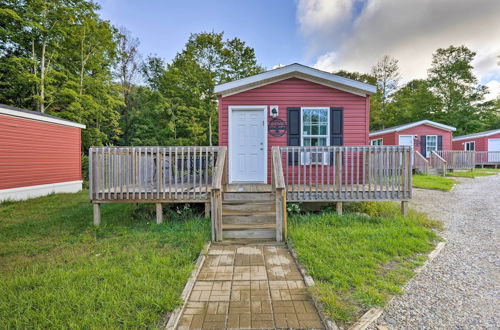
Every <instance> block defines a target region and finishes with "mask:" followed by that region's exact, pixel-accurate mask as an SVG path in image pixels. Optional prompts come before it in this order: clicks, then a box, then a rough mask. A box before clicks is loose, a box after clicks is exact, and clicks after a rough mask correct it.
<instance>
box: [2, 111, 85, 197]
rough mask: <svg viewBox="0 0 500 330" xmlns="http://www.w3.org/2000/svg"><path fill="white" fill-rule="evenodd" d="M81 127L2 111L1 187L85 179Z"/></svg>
mask: <svg viewBox="0 0 500 330" xmlns="http://www.w3.org/2000/svg"><path fill="white" fill-rule="evenodd" d="M80 157H81V139H80V129H79V128H76V127H69V126H63V125H58V124H52V123H46V122H41V121H36V120H31V119H25V118H18V117H13V116H8V115H0V189H8V188H17V187H25V186H34V185H41V184H49V183H57V182H67V181H77V180H81V179H82V174H81V173H82V171H81V158H80Z"/></svg>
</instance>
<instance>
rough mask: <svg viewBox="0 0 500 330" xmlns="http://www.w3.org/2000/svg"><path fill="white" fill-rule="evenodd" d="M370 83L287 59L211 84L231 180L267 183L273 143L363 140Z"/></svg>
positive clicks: (332, 143)
mask: <svg viewBox="0 0 500 330" xmlns="http://www.w3.org/2000/svg"><path fill="white" fill-rule="evenodd" d="M375 91H376V90H375V86H372V85H369V84H365V83H362V82H358V81H355V80H351V79H347V78H344V77H340V76H337V75H334V74H331V73H328V72H324V71H320V70H317V69H314V68H311V67H307V66H303V65H300V64H291V65H288V66H284V67H281V68H277V69H274V70H271V71H267V72H264V73H261V74H258V75H254V76H251V77H248V78H244V79H240V80H236V81H232V82H229V83H225V84H222V85H218V86H216V87H215V92H216V94H217V96H218V110H219V145H221V146H228V156H229V157H228V162H229V165H228V169H229V181H230V182H260V183H267V182H270V173H271V171H270V166H271V161H270V155H271V147H273V146H335V145H339V146H340V145H346V146H353V145H367V144H368V125H369V118H370V116H369V112H370V102H369V96H370V95H371V94H372V93H374V92H375Z"/></svg>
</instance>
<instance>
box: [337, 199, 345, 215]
mask: <svg viewBox="0 0 500 330" xmlns="http://www.w3.org/2000/svg"><path fill="white" fill-rule="evenodd" d="M342 207H343V205H342V202H337V205H336V207H335V209H336V210H337V214H338V215H342V212H343V210H342Z"/></svg>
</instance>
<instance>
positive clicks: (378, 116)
mask: <svg viewBox="0 0 500 330" xmlns="http://www.w3.org/2000/svg"><path fill="white" fill-rule="evenodd" d="M372 75H373V76H374V77H375V79H376V81H377V93H376V94H375V95H373V106H372V107H371V113H372V121H373V122H372V124H371V125H372V127H374V128H377V129H378V128H382V129H383V128H384V127H385V118H386V116H387V106H388V104H389V102H391V100H392V95H393V93H394V92H395V91H396V90H397V89H398V83H399V80H400V78H401V76H400V74H399V65H398V60H396V59H395V58H393V57H390V56H389V55H385V56H384V57H382V59H380V61H378V62H377V64H376V65H374V66H373V68H372Z"/></svg>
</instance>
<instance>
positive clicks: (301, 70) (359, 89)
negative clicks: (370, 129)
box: [214, 63, 377, 97]
mask: <svg viewBox="0 0 500 330" xmlns="http://www.w3.org/2000/svg"><path fill="white" fill-rule="evenodd" d="M289 78H299V79H303V80H307V81H311V82H314V83H317V84H321V85H324V86H328V87H331V88H335V89H338V90H342V91H344V92H348V93H352V94H356V95H359V96H368V95H371V94H373V93H375V92H376V91H377V88H376V87H375V86H373V85H370V84H366V83H363V82H359V81H356V80H352V79H349V78H344V77H341V76H338V75H335V74H332V73H329V72H326V71H321V70H318V69H314V68H311V67H308V66H304V65H301V64H297V63H294V64H290V65H287V66H284V67H281V68H277V69H274V70H270V71H266V72H263V73H260V74H256V75H254V76H250V77H247V78H243V79H238V80H235V81H231V82H228V83H225V84H221V85H217V86H215V90H214V91H215V94H217V95H219V96H222V97H226V96H230V95H234V94H238V93H241V92H244V91H247V90H250V89H254V88H257V87H260V86H264V85H267V84H271V83H274V82H278V81H281V80H285V79H289Z"/></svg>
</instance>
